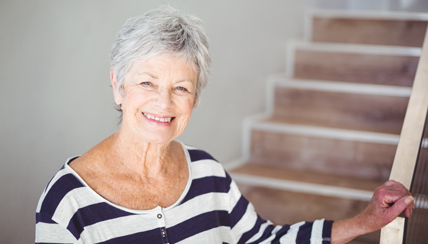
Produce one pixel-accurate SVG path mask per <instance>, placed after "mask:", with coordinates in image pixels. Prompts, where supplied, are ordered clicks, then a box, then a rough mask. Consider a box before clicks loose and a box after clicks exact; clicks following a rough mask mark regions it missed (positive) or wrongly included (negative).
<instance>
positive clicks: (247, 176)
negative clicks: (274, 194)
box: [230, 162, 384, 201]
mask: <svg viewBox="0 0 428 244" xmlns="http://www.w3.org/2000/svg"><path fill="white" fill-rule="evenodd" d="M230 172H231V174H232V176H233V179H235V180H236V181H239V182H246V181H248V184H255V183H256V182H263V181H265V183H257V184H256V185H258V186H266V187H268V186H271V187H273V188H278V189H282V190H290V191H300V192H302V191H303V192H307V193H311V194H320V195H327V196H336V197H342V198H352V199H357V200H364V201H368V200H370V199H371V196H372V193H373V191H374V190H375V189H376V187H378V186H380V185H381V184H383V183H384V182H383V181H379V180H361V179H357V178H351V177H346V176H338V175H332V174H322V173H313V172H308V171H299V170H290V169H280V168H272V167H268V166H264V165H263V163H262V162H260V163H251V162H248V163H246V164H243V165H242V166H239V167H237V168H235V169H233V170H231V171H230ZM269 182H270V183H269ZM269 184H270V185H269ZM274 184H277V187H275V186H273V185H274ZM287 184H289V185H288V186H287ZM307 187H308V188H307Z"/></svg>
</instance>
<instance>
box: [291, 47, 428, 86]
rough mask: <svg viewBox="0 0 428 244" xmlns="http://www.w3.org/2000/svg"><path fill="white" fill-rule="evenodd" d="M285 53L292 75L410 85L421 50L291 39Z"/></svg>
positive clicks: (310, 78) (343, 80) (304, 77)
mask: <svg viewBox="0 0 428 244" xmlns="http://www.w3.org/2000/svg"><path fill="white" fill-rule="evenodd" d="M288 53H290V55H289V57H288V60H287V63H288V65H289V67H288V68H287V69H288V71H287V72H288V73H289V74H290V75H291V76H292V77H294V78H298V79H309V80H329V81H341V82H353V83H368V84H381V85H391V86H407V87H411V86H412V84H413V80H414V77H415V73H416V68H417V65H418V61H419V57H420V53H421V49H420V48H410V47H395V46H394V47H393V46H391V47H388V46H373V45H354V44H328V43H304V42H294V43H291V44H290V45H289V51H288ZM293 60H294V62H293Z"/></svg>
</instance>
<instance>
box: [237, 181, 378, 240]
mask: <svg viewBox="0 0 428 244" xmlns="http://www.w3.org/2000/svg"><path fill="white" fill-rule="evenodd" d="M232 177H233V176H232ZM237 184H238V187H239V188H240V190H241V192H242V194H243V195H244V196H245V197H246V198H247V199H248V200H249V201H250V202H251V203H252V204H253V205H254V207H255V209H256V211H257V213H258V214H259V215H260V216H261V217H262V218H264V219H269V220H270V221H272V222H273V223H275V224H280V225H284V224H293V223H298V222H300V221H313V220H315V219H322V218H324V219H328V220H341V219H346V218H350V217H353V216H355V215H357V214H359V213H361V212H362V211H363V210H364V209H365V208H366V207H367V204H368V202H367V201H361V200H353V199H344V198H338V197H327V196H321V195H315V194H307V193H298V192H292V191H284V190H277V189H272V188H266V187H258V186H252V185H247V184H242V183H239V182H237ZM379 236H380V232H379V231H377V232H374V233H371V234H368V235H363V236H360V237H358V238H357V239H356V241H361V242H363V243H379Z"/></svg>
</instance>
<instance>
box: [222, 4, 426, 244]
mask: <svg viewBox="0 0 428 244" xmlns="http://www.w3.org/2000/svg"><path fill="white" fill-rule="evenodd" d="M306 18H307V23H308V24H307V25H306V30H305V33H307V34H306V41H294V42H290V43H289V44H288V51H287V55H288V56H287V67H286V72H285V74H282V75H272V76H271V77H269V78H268V89H267V91H268V94H267V99H268V100H267V111H266V113H264V114H261V115H254V116H252V117H250V118H247V119H246V120H245V121H244V126H243V148H242V152H243V158H242V160H241V161H240V162H238V163H237V165H238V166H236V167H234V168H233V169H230V170H229V171H230V173H231V175H232V178H234V179H235V181H236V182H237V183H238V185H239V187H240V189H241V191H242V193H243V195H244V196H245V197H247V199H249V200H250V201H251V202H252V203H253V205H254V206H255V208H256V210H257V212H258V213H259V214H260V215H261V216H262V217H263V218H266V219H269V220H271V221H272V222H274V223H276V224H286V223H288V224H292V223H296V222H300V221H303V220H305V221H313V220H315V219H320V218H325V219H331V220H340V219H345V218H349V217H353V216H355V215H356V214H358V213H360V212H361V211H363V210H364V209H365V207H366V206H367V204H368V202H369V200H370V198H371V196H372V194H373V191H374V189H375V188H376V187H377V186H379V185H381V184H382V183H383V182H384V181H386V180H388V178H389V174H390V170H391V166H392V162H393V159H394V155H395V151H396V148H397V144H398V139H399V134H400V131H401V127H402V124H403V120H404V115H405V112H406V109H407V103H408V100H409V96H410V93H411V86H412V83H413V79H414V76H415V72H416V68H417V64H418V60H419V56H420V54H421V48H420V47H421V46H422V43H423V39H424V35H425V30H426V28H427V24H428V15H427V14H417V13H412V14H405V13H383V14H380V13H349V12H348V13H346V12H345V13H344V12H335V11H314V12H311V13H310V14H308V15H307V16H306ZM351 243H355V244H356V243H379V232H375V233H371V234H368V235H365V236H361V237H359V238H357V239H356V240H354V241H353V242H351Z"/></svg>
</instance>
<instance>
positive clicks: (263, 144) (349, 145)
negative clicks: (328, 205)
mask: <svg viewBox="0 0 428 244" xmlns="http://www.w3.org/2000/svg"><path fill="white" fill-rule="evenodd" d="M396 149H397V145H391V144H380V143H373V142H361V141H350V140H342V139H331V138H322V137H312V136H305V135H293V134H286V133H277V132H269V131H263V130H254V129H253V130H252V131H251V146H250V161H251V162H252V163H260V162H262V164H263V165H266V166H271V167H278V168H283V169H293V170H302V171H306V170H307V171H311V172H319V173H325V174H335V175H342V176H350V177H356V178H361V179H372V180H381V181H385V180H387V179H388V178H389V174H390V170H391V166H392V162H393V159H394V155H395V151H396Z"/></svg>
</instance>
